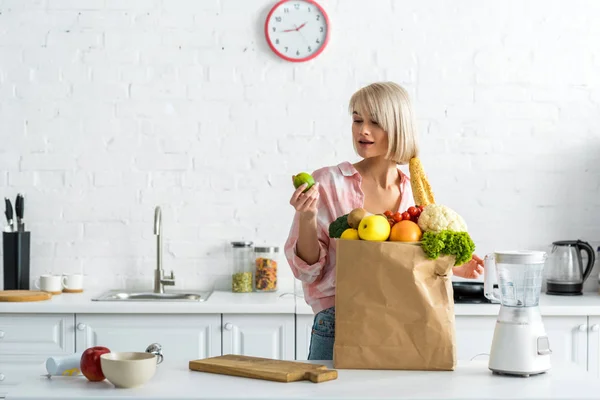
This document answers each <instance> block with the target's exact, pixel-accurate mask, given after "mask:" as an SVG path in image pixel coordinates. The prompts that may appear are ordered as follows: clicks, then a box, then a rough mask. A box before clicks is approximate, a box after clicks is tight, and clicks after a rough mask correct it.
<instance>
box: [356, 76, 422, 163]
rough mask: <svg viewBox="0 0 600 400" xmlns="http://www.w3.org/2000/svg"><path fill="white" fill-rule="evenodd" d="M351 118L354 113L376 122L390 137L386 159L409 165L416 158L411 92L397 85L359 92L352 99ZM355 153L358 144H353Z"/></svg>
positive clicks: (376, 85)
mask: <svg viewBox="0 0 600 400" xmlns="http://www.w3.org/2000/svg"><path fill="white" fill-rule="evenodd" d="M349 111H350V114H352V113H353V112H354V111H356V112H358V113H360V114H361V115H362V116H363V117H367V115H365V113H369V114H370V116H371V118H372V119H373V120H374V121H377V123H378V124H379V126H381V128H382V129H383V130H384V131H385V132H386V133H387V134H388V151H387V154H386V158H387V159H389V160H392V161H395V162H396V163H398V164H408V162H409V161H410V159H411V158H413V157H417V156H418V153H419V146H418V144H417V129H416V124H415V116H414V113H413V108H412V104H411V101H410V98H409V96H408V92H407V91H406V90H405V89H404V88H403V87H402V86H400V85H398V84H397V83H394V82H375V83H372V84H370V85H368V86H365V87H363V88H361V89H360V90H358V91H357V92H356V93H354V94H353V95H352V97H351V98H350V107H349ZM354 147H355V150H356V143H354Z"/></svg>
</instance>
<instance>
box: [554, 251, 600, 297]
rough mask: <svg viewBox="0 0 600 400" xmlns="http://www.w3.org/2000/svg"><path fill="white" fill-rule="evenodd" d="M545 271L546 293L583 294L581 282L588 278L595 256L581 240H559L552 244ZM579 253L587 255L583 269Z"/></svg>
mask: <svg viewBox="0 0 600 400" xmlns="http://www.w3.org/2000/svg"><path fill="white" fill-rule="evenodd" d="M552 246H553V247H552V251H551V253H550V256H549V257H548V260H547V266H546V270H545V275H546V293H547V294H554V295H580V294H583V282H585V280H586V279H587V278H588V277H589V276H590V273H591V272H592V268H593V267H594V262H595V261H596V254H595V253H594V249H593V248H592V246H590V244H589V243H587V242H584V241H581V240H561V241H558V242H554V243H552ZM581 251H585V252H586V254H587V264H586V266H585V268H584V267H583V261H582V258H581Z"/></svg>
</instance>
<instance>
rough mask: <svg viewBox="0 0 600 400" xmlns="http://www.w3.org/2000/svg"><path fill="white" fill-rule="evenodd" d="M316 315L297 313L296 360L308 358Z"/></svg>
mask: <svg viewBox="0 0 600 400" xmlns="http://www.w3.org/2000/svg"><path fill="white" fill-rule="evenodd" d="M314 320H315V316H314V315H306V314H298V315H296V360H302V361H306V360H308V350H309V348H310V336H311V333H312V326H313V322H314Z"/></svg>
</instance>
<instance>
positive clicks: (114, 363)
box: [100, 352, 157, 388]
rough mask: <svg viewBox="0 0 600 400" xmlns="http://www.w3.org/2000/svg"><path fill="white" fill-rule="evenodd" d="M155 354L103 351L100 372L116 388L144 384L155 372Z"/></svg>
mask: <svg viewBox="0 0 600 400" xmlns="http://www.w3.org/2000/svg"><path fill="white" fill-rule="evenodd" d="M156 361H157V360H156V356H155V355H154V354H151V353H145V352H128V353H119V352H117V353H105V354H102V355H101V356H100V365H101V367H102V373H103V374H104V376H105V377H106V379H108V381H109V382H110V383H112V384H113V385H115V386H116V387H118V388H134V387H139V386H142V385H144V384H145V383H146V382H148V381H149V380H150V379H151V378H152V377H153V376H154V373H155V372H156Z"/></svg>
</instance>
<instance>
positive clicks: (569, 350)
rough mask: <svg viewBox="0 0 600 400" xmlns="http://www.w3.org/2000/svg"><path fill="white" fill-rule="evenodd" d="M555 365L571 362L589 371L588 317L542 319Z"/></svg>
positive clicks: (551, 357)
mask: <svg viewBox="0 0 600 400" xmlns="http://www.w3.org/2000/svg"><path fill="white" fill-rule="evenodd" d="M542 320H543V322H544V328H545V329H546V334H547V335H548V340H549V341H550V349H551V350H552V355H551V356H550V359H551V362H552V363H553V364H562V363H566V362H570V363H573V364H576V365H578V366H580V367H581V368H583V369H584V370H587V362H588V360H587V354H588V349H587V341H588V325H587V317H586V316H583V317H581V316H579V317H542Z"/></svg>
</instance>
